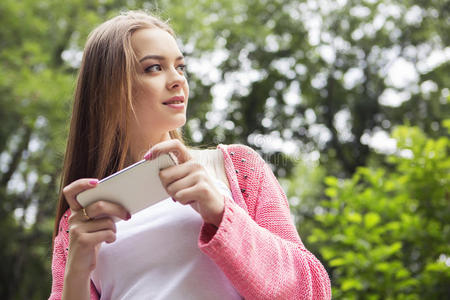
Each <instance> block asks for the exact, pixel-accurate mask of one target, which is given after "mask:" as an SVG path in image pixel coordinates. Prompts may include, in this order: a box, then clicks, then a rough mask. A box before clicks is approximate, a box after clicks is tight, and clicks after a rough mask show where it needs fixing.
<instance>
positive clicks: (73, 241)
mask: <svg viewBox="0 0 450 300" xmlns="http://www.w3.org/2000/svg"><path fill="white" fill-rule="evenodd" d="M97 183H98V180H97V179H89V178H84V179H79V180H76V181H74V182H72V183H71V184H69V185H68V186H66V187H64V189H63V194H64V197H65V198H66V200H67V202H68V203H69V206H70V210H71V215H70V217H69V220H68V221H69V253H68V257H67V264H66V274H67V273H72V274H79V275H82V274H86V275H89V274H90V272H91V271H92V270H94V269H95V266H96V260H97V253H98V250H99V248H100V244H101V243H102V242H106V243H112V242H114V241H115V240H116V224H115V223H114V221H113V220H112V218H111V217H112V216H116V217H119V218H121V219H124V220H128V219H130V217H131V216H130V214H129V213H128V212H127V211H126V210H125V208H123V207H122V206H120V205H118V204H115V203H112V202H108V201H97V202H94V203H92V204H91V205H89V206H87V207H86V208H85V210H84V212H85V213H86V215H85V214H84V212H83V210H82V207H81V205H80V204H79V203H78V201H77V200H76V196H77V195H78V194H79V193H81V192H82V191H85V190H87V189H90V188H94V187H95V186H96V185H97Z"/></svg>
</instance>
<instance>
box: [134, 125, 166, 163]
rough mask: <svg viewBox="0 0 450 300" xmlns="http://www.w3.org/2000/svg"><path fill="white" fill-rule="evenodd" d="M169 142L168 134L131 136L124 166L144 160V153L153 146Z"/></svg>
mask: <svg viewBox="0 0 450 300" xmlns="http://www.w3.org/2000/svg"><path fill="white" fill-rule="evenodd" d="M167 140H170V134H169V133H168V132H166V133H163V134H161V135H159V136H154V135H153V136H151V137H150V136H148V137H143V136H140V137H138V136H134V135H132V137H131V140H130V149H129V150H128V155H127V163H126V165H130V164H133V163H135V162H137V161H140V160H142V159H143V158H144V155H145V153H147V151H148V150H150V148H151V147H153V146H154V145H156V144H158V143H160V142H163V141H167Z"/></svg>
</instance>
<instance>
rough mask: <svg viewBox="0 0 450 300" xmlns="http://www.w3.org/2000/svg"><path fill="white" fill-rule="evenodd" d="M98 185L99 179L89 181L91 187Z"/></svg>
mask: <svg viewBox="0 0 450 300" xmlns="http://www.w3.org/2000/svg"><path fill="white" fill-rule="evenodd" d="M97 183H98V179H92V180H89V184H90V185H97Z"/></svg>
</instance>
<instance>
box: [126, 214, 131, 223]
mask: <svg viewBox="0 0 450 300" xmlns="http://www.w3.org/2000/svg"><path fill="white" fill-rule="evenodd" d="M129 219H131V214H130V213H127V218H126V219H125V220H127V221H128V220H129Z"/></svg>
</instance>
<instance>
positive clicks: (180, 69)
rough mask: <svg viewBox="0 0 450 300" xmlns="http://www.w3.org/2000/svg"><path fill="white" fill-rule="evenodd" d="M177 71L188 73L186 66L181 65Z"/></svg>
mask: <svg viewBox="0 0 450 300" xmlns="http://www.w3.org/2000/svg"><path fill="white" fill-rule="evenodd" d="M177 69H178V71H181V72H184V71H186V65H179V66H178V67H177Z"/></svg>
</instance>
